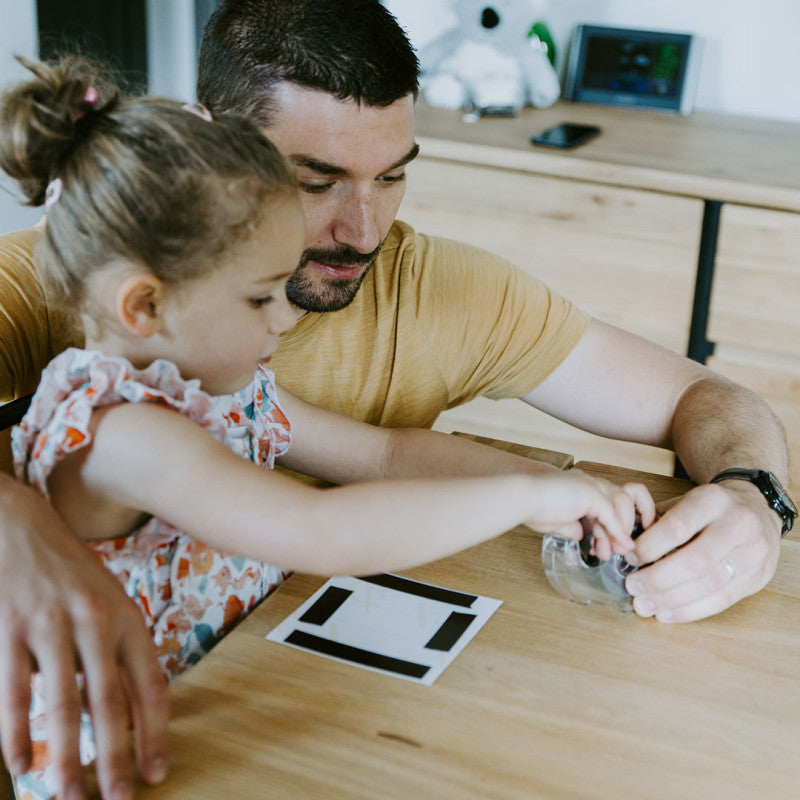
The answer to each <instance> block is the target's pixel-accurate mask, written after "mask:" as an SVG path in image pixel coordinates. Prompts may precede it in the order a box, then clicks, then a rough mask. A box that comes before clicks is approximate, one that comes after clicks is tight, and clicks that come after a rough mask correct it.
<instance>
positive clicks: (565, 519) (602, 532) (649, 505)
mask: <svg viewBox="0 0 800 800" xmlns="http://www.w3.org/2000/svg"><path fill="white" fill-rule="evenodd" d="M535 480H536V482H537V485H538V486H539V487H540V491H539V492H537V500H536V511H535V513H534V515H533V516H532V517H530V518H529V519H528V520H527V521H526V524H527V525H528V526H529V527H531V528H534V529H535V530H538V531H541V532H542V533H554V534H556V535H558V536H563V537H565V538H567V539H575V540H580V539H581V538H582V537H583V536H584V535H587V536H588V535H589V534H592V535H593V536H594V547H593V550H592V554H593V555H596V556H597V557H598V558H600V559H601V560H603V561H607V560H608V559H609V558H610V557H611V552H612V551H613V552H615V553H618V554H619V555H624V554H625V553H627V552H628V551H629V550H631V549H632V548H633V546H634V542H633V539H632V538H631V533H632V531H633V528H634V525H635V522H636V512H637V511H638V512H639V517H640V519H641V522H642V526H643V527H644V528H645V529H647V528H648V527H649V526H650V525H652V524H653V521H654V520H655V516H656V508H655V503H654V502H653V498H652V497H651V496H650V492H649V491H648V490H647V488H646V487H645V486H644V485H643V484H640V483H627V484H625V485H624V486H617V485H616V484H613V483H611V482H610V481H607V480H604V479H603V478H594V477H592V476H591V475H587V474H586V473H585V472H581V471H580V470H577V469H572V470H569V471H568V472H556V473H552V474H548V475H543V476H540V477H537V478H536V479H535ZM582 521H583V522H582ZM584 531H585V534H584Z"/></svg>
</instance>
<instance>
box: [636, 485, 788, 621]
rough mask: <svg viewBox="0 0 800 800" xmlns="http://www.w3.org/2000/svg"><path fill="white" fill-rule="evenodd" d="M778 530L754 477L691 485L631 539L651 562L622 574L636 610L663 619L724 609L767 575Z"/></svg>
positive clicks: (777, 521) (776, 548) (772, 571)
mask: <svg viewBox="0 0 800 800" xmlns="http://www.w3.org/2000/svg"><path fill="white" fill-rule="evenodd" d="M664 507H665V506H662V507H661V509H660V510H662V511H663V510H664ZM780 532H781V521H780V518H779V517H778V515H777V514H776V513H775V512H774V511H772V510H771V509H770V508H769V507H768V506H767V504H766V502H765V501H764V497H763V495H762V494H761V492H759V491H758V489H756V487H755V486H753V485H752V484H749V483H746V482H744V481H726V482H725V483H724V485H723V484H706V485H703V486H698V487H697V488H695V489H692V490H691V491H690V492H688V493H687V494H686V495H684V496H683V497H681V498H680V499H678V500H677V501H672V503H670V504H669V508H667V510H666V511H664V513H663V516H662V517H661V518H660V519H659V520H658V522H656V523H655V524H654V525H652V527H650V528H649V530H647V531H646V532H645V533H644V534H642V535H641V536H640V537H639V538H638V539H637V540H636V548H635V550H634V553H635V557H636V559H637V561H638V563H640V564H651V563H652V562H656V563H652V565H651V566H649V567H646V568H644V569H641V570H638V571H637V572H634V573H633V574H632V575H630V576H629V577H628V579H627V582H626V586H627V588H628V591H629V592H630V593H631V594H632V595H633V597H634V601H633V607H634V610H635V611H636V613H637V614H640V615H641V616H643V617H650V616H655V618H656V619H658V620H659V621H661V622H691V621H693V620H697V619H702V618H703V617H709V616H711V615H712V614H718V613H719V612H720V611H724V610H725V609H726V608H729V607H730V606H732V605H733V604H734V603H736V602H738V601H739V600H741V599H742V598H743V597H747V596H748V595H751V594H755V593H756V592H758V591H759V590H761V589H762V588H763V587H764V586H766V585H767V583H769V581H770V580H771V578H772V576H773V575H774V574H775V569H776V568H777V565H778V555H779V553H780ZM695 537H696V538H695ZM626 558H628V560H630V556H626ZM659 559H661V560H659Z"/></svg>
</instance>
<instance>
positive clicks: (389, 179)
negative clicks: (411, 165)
mask: <svg viewBox="0 0 800 800" xmlns="http://www.w3.org/2000/svg"><path fill="white" fill-rule="evenodd" d="M405 179H406V174H405V172H402V173H400V175H383V176H382V177H381V178H380V180H381V181H382V182H383V183H402V182H403V181H404V180H405Z"/></svg>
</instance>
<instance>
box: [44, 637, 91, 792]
mask: <svg viewBox="0 0 800 800" xmlns="http://www.w3.org/2000/svg"><path fill="white" fill-rule="evenodd" d="M68 633H69V626H67V625H65V624H60V625H59V624H57V625H56V626H55V628H54V630H51V631H49V632H48V634H49V638H48V639H47V640H46V642H45V643H44V644H43V645H41V646H40V647H39V648H38V649H37V651H36V656H37V659H38V661H39V676H40V680H41V683H40V686H41V689H42V693H43V695H44V701H45V704H46V706H47V749H48V754H49V756H50V760H51V762H52V764H53V767H54V769H55V773H56V776H57V781H58V785H59V797H60V798H61V797H69V798H71V797H83V796H84V794H83V789H82V786H83V781H82V775H81V764H80V750H79V733H80V719H81V697H80V692H79V690H78V685H77V682H76V678H75V657H74V653H73V649H72V642H71V640H70V639H69V636H68Z"/></svg>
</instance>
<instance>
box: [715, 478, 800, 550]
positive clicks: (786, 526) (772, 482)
mask: <svg viewBox="0 0 800 800" xmlns="http://www.w3.org/2000/svg"><path fill="white" fill-rule="evenodd" d="M728 479H733V480H742V481H750V483H752V484H753V485H754V486H756V487H757V488H758V490H759V491H760V492H761V494H763V495H764V499H765V500H766V501H767V503H768V504H769V507H770V508H771V509H772V510H773V511H775V513H776V514H778V516H779V517H780V518H781V519H782V520H783V530H782V532H781V536H784V535H785V534H787V533H788V532H789V531H790V530H791V529H792V524H793V523H794V520H795V518H796V517H797V506H796V505H795V504H794V503H793V502H792V499H791V498H790V497H789V495H788V494H786V490H785V489H784V488H783V486H781V484H780V482H779V481H778V479H777V478H776V477H775V476H774V475H773V474H772V473H771V472H769V471H768V470H765V469H726V470H724V471H723V472H720V474H719V475H717V476H716V477H715V478H712V479H711V483H718V482H719V481H721V480H728Z"/></svg>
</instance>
